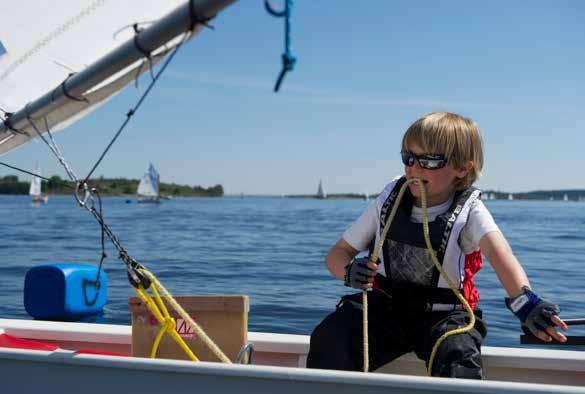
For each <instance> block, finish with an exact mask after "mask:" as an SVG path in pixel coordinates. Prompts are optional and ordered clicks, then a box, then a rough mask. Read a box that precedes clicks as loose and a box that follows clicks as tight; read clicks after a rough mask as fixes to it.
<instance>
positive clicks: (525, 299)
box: [506, 286, 561, 336]
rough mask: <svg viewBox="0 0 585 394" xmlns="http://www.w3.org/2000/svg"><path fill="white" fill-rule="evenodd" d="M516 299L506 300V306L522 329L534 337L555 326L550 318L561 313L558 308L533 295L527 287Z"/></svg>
mask: <svg viewBox="0 0 585 394" xmlns="http://www.w3.org/2000/svg"><path fill="white" fill-rule="evenodd" d="M522 290H523V291H524V292H523V293H522V294H520V295H519V296H517V297H514V298H506V306H507V307H508V309H510V310H511V311H512V313H513V314H514V315H516V317H517V318H518V319H520V321H521V322H522V328H526V329H528V330H529V331H530V332H531V333H532V334H533V335H534V336H538V331H545V332H546V328H547V327H549V326H553V327H554V326H555V323H553V322H552V320H551V317H552V316H553V315H558V314H559V313H561V310H560V309H559V307H558V306H557V305H555V304H553V303H552V302H550V301H547V300H544V299H542V298H540V297H539V296H537V295H536V294H534V293H533V292H532V291H531V290H530V289H529V288H528V287H526V286H524V287H523V288H522Z"/></svg>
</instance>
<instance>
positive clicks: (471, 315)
mask: <svg viewBox="0 0 585 394" xmlns="http://www.w3.org/2000/svg"><path fill="white" fill-rule="evenodd" d="M411 183H418V185H419V187H420V199H421V206H422V216H423V235H424V238H425V243H426V246H427V250H428V252H429V254H430V256H431V259H432V261H433V264H434V265H435V267H436V268H437V269H438V270H439V272H440V274H441V276H442V277H443V279H445V282H447V284H448V285H449V288H450V289H451V291H453V293H454V294H455V295H456V296H457V298H458V299H459V301H461V303H462V304H463V306H464V307H465V309H466V311H467V313H468V314H469V324H467V325H466V326H465V327H460V328H455V329H453V330H451V331H447V332H446V333H444V334H443V335H441V337H440V338H439V339H437V342H435V345H434V346H433V350H432V352H431V356H430V357H429V364H428V367H427V374H428V375H429V376H431V372H432V370H433V362H434V361H435V356H436V354H437V350H438V349H439V346H441V343H443V341H444V340H445V339H447V338H448V337H449V336H451V335H455V334H463V333H466V332H469V331H471V330H472V329H473V327H474V326H475V314H474V313H473V310H472V309H471V306H469V303H468V302H467V300H466V299H465V298H464V297H463V296H462V295H461V293H460V292H459V290H458V288H457V286H456V285H455V283H454V282H453V281H452V280H451V278H450V277H449V275H448V274H447V273H446V272H445V270H444V269H443V267H442V266H441V263H440V262H439V260H438V259H437V255H436V253H435V251H434V249H433V246H432V244H431V238H430V235H429V219H428V215H427V191H426V188H425V185H424V182H423V181H422V180H420V179H418V178H412V179H409V180H407V181H406V182H404V184H403V185H402V187H401V188H400V191H399V192H398V196H397V197H396V200H395V201H394V206H393V207H392V211H390V216H389V217H388V220H387V222H386V224H385V225H384V228H383V229H382V234H380V238H379V239H378V242H377V243H376V245H375V247H374V252H373V253H372V256H371V259H370V260H371V261H372V262H374V263H376V262H377V261H378V259H379V258H380V254H381V253H382V245H383V244H384V240H385V239H386V236H387V235H388V231H389V230H390V224H391V223H392V221H393V220H394V216H395V215H396V211H397V209H398V206H399V205H400V201H401V200H402V196H403V195H404V192H405V190H406V188H407V187H408V185H410V184H411ZM362 304H363V324H362V325H363V331H364V334H363V338H364V344H363V346H364V372H368V370H369V364H370V360H369V350H368V348H369V344H368V292H367V291H366V290H364V291H363V292H362Z"/></svg>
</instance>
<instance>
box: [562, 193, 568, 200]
mask: <svg viewBox="0 0 585 394" xmlns="http://www.w3.org/2000/svg"><path fill="white" fill-rule="evenodd" d="M563 201H569V196H568V195H567V193H565V194H564V195H563Z"/></svg>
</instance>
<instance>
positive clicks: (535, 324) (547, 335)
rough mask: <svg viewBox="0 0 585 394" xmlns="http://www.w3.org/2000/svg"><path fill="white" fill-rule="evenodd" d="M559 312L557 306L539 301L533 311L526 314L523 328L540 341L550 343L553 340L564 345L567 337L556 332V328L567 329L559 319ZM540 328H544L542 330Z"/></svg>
mask: <svg viewBox="0 0 585 394" xmlns="http://www.w3.org/2000/svg"><path fill="white" fill-rule="evenodd" d="M560 312H561V311H560V309H559V307H558V306H557V305H555V304H553V303H552V302H549V301H546V300H541V302H540V303H539V304H538V305H537V306H536V307H535V308H534V310H533V311H532V312H531V313H530V314H528V316H527V317H526V321H525V322H524V324H523V326H524V327H526V328H528V330H530V332H531V333H532V334H533V335H534V336H535V337H537V338H538V339H540V340H541V341H544V342H550V341H551V340H552V338H554V339H555V340H557V341H558V342H561V343H564V342H566V341H567V337H565V336H564V335H563V334H562V333H560V332H559V331H557V327H560V328H561V329H563V330H564V331H566V330H567V329H568V328H569V327H568V326H567V324H566V323H565V322H564V321H563V320H562V319H561V318H560V317H559V313H560ZM541 327H544V330H543V329H542V328H541Z"/></svg>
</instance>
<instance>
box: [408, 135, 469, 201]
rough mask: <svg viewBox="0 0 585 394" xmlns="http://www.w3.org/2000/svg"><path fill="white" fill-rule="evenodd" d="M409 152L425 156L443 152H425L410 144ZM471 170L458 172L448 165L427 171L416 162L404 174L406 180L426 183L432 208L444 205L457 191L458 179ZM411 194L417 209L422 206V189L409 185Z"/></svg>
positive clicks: (415, 185) (414, 184)
mask: <svg viewBox="0 0 585 394" xmlns="http://www.w3.org/2000/svg"><path fill="white" fill-rule="evenodd" d="M408 150H409V151H410V152H412V153H413V154H414V155H423V154H441V153H443V152H425V151H424V150H423V149H422V148H421V147H420V146H419V145H418V144H416V143H413V142H411V143H409V144H408ZM468 172H469V170H467V169H463V170H457V169H455V168H453V166H452V165H451V164H447V165H446V166H445V167H443V168H439V169H433V170H429V169H425V168H421V167H420V165H419V164H418V161H417V160H415V161H414V164H413V165H412V166H410V167H409V166H404V174H405V175H406V179H412V178H419V179H422V180H423V181H426V182H425V187H426V191H427V206H429V207H432V206H434V205H439V204H442V203H444V202H445V201H447V200H448V199H449V197H450V196H451V194H453V192H454V191H455V187H454V186H453V185H454V182H455V180H456V179H460V178H463V177H465V175H467V173H468ZM408 187H409V189H410V192H411V193H412V195H413V197H414V204H415V205H416V206H417V207H420V206H421V202H420V187H419V185H418V184H417V183H411V184H410V185H408Z"/></svg>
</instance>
